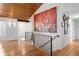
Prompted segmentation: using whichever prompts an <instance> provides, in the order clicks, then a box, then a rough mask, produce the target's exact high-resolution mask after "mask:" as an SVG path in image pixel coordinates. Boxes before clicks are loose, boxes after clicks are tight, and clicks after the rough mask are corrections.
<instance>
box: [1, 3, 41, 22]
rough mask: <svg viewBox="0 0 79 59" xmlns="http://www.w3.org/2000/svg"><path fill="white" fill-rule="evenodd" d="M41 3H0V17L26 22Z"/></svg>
mask: <svg viewBox="0 0 79 59" xmlns="http://www.w3.org/2000/svg"><path fill="white" fill-rule="evenodd" d="M41 5H42V3H0V17H9V18H16V19H18V20H19V21H20V20H21V21H27V20H28V19H29V17H31V16H32V14H33V13H34V12H35V11H36V10H37V9H38V8H39V7H40V6H41Z"/></svg>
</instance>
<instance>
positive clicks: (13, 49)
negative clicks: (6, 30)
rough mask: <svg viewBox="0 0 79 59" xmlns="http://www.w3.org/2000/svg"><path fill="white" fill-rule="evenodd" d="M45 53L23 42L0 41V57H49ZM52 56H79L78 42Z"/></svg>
mask: <svg viewBox="0 0 79 59" xmlns="http://www.w3.org/2000/svg"><path fill="white" fill-rule="evenodd" d="M49 55H50V54H47V52H45V51H43V50H42V49H39V48H36V47H34V46H33V44H31V43H28V42H27V43H25V42H24V41H22V40H21V41H17V40H11V41H0V56H49ZM53 56H79V40H75V41H73V42H72V43H71V44H70V45H68V46H66V47H65V48H63V49H62V50H57V51H55V52H53Z"/></svg>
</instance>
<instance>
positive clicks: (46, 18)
mask: <svg viewBox="0 0 79 59" xmlns="http://www.w3.org/2000/svg"><path fill="white" fill-rule="evenodd" d="M56 16H57V8H56V7H54V8H51V9H48V10H46V11H44V12H41V13H39V14H36V15H34V31H39V32H50V33H51V32H52V33H56V32H57V19H56V18H57V17H56Z"/></svg>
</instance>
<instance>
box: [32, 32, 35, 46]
mask: <svg viewBox="0 0 79 59" xmlns="http://www.w3.org/2000/svg"><path fill="white" fill-rule="evenodd" d="M31 39H32V40H33V45H34V46H35V34H33V32H32V37H31Z"/></svg>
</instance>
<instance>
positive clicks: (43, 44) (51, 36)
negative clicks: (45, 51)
mask: <svg viewBox="0 0 79 59" xmlns="http://www.w3.org/2000/svg"><path fill="white" fill-rule="evenodd" d="M50 37H51V38H52V36H50ZM56 37H60V36H59V35H56V36H55V37H53V38H52V40H53V39H55V38H56ZM52 40H48V41H47V42H46V43H44V44H43V45H41V46H40V48H41V47H44V46H45V45H46V44H47V43H49V42H50V41H52Z"/></svg>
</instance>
